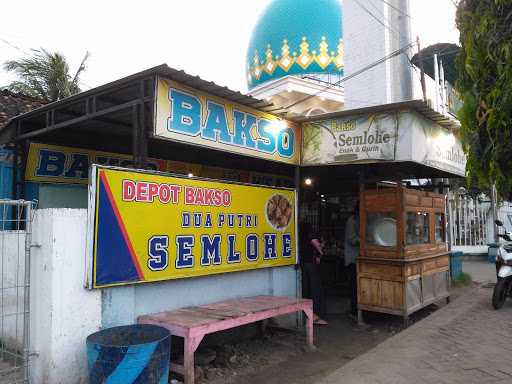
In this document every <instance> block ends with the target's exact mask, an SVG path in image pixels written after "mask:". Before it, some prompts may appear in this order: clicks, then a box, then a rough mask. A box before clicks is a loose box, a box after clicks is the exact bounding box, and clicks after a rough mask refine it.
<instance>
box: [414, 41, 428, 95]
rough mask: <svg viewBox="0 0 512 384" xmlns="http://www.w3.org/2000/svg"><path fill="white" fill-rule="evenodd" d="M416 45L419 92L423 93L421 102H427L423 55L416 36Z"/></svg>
mask: <svg viewBox="0 0 512 384" xmlns="http://www.w3.org/2000/svg"><path fill="white" fill-rule="evenodd" d="M416 45H417V46H418V59H419V60H420V70H421V91H422V92H423V101H424V102H425V103H426V102H427V86H426V85H425V67H424V66H423V55H422V54H421V46H420V37H419V36H416Z"/></svg>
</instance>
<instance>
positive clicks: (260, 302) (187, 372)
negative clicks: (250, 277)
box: [138, 296, 314, 384]
mask: <svg viewBox="0 0 512 384" xmlns="http://www.w3.org/2000/svg"><path fill="white" fill-rule="evenodd" d="M300 311H303V312H304V314H305V315H306V330H307V342H308V345H309V346H310V347H311V348H313V347H314V346H313V303H312V301H311V300H309V299H293V298H288V297H280V296H255V297H249V298H243V299H234V300H227V301H222V302H219V303H214V304H209V305H201V306H198V307H188V308H182V309H177V310H174V311H168V312H160V313H155V314H150V315H144V316H140V317H139V318H138V322H139V323H141V324H155V325H159V326H161V327H164V328H167V329H168V330H169V331H170V332H171V334H172V335H173V336H180V337H183V338H184V356H183V363H184V364H183V365H180V364H175V363H172V364H171V370H172V371H174V372H177V373H179V374H182V375H183V377H184V379H185V384H194V352H195V351H196V349H197V347H198V346H199V343H200V342H201V340H202V339H203V337H204V336H205V335H207V334H209V333H213V332H217V331H223V330H225V329H230V328H235V327H239V326H241V325H245V324H250V323H254V322H257V321H262V320H265V319H269V318H271V317H275V316H280V315H286V314H290V313H294V312H300Z"/></svg>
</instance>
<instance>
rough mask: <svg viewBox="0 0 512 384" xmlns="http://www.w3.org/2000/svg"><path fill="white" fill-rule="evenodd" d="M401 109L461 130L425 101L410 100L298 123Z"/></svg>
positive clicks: (310, 118)
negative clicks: (409, 110) (412, 111)
mask: <svg viewBox="0 0 512 384" xmlns="http://www.w3.org/2000/svg"><path fill="white" fill-rule="evenodd" d="M400 109H411V110H414V111H416V112H418V113H419V114H421V115H422V116H424V117H426V118H427V119H430V120H432V121H434V122H436V123H437V124H439V125H441V126H442V127H444V128H447V129H450V130H453V129H459V128H460V123H459V121H458V120H456V119H455V118H451V117H449V116H446V115H443V114H442V113H439V112H437V111H435V110H434V109H432V108H431V107H430V106H429V105H428V104H427V103H425V102H424V101H423V100H409V101H402V102H399V103H390V104H381V105H376V106H371V107H364V108H358V109H347V110H344V111H340V112H334V113H329V114H325V115H319V116H318V115H317V116H314V117H304V118H297V119H296V121H298V122H301V123H303V122H308V121H319V120H328V119H335V118H342V117H348V116H356V115H365V114H371V113H378V112H388V111H396V110H400Z"/></svg>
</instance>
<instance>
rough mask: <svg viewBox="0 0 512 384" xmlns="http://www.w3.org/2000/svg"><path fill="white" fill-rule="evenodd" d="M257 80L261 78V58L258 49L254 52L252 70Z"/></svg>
mask: <svg viewBox="0 0 512 384" xmlns="http://www.w3.org/2000/svg"><path fill="white" fill-rule="evenodd" d="M252 73H253V74H254V77H255V78H256V80H259V79H260V76H261V69H260V58H259V56H258V51H256V52H254V71H252Z"/></svg>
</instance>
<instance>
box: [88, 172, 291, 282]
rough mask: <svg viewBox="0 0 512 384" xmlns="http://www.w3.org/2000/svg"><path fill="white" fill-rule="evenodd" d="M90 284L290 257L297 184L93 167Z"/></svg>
mask: <svg viewBox="0 0 512 384" xmlns="http://www.w3.org/2000/svg"><path fill="white" fill-rule="evenodd" d="M92 183H93V192H94V193H93V195H94V198H93V199H91V206H90V209H92V210H93V212H94V220H92V221H91V223H93V225H94V229H93V232H92V233H93V237H92V260H93V266H92V267H93V268H92V275H93V276H92V286H93V287H94V288H101V287H107V286H114V285H123V284H134V283H144V282H151V281H161V280H170V279H180V278H187V277H194V276H204V275H212V274H217V273H225V272H235V271H244V270H251V269H257V268H267V267H276V266H284V265H293V264H295V263H296V261H297V257H296V251H297V245H296V240H295V233H296V218H295V192H294V191H292V190H287V189H277V188H267V187H255V186H249V185H242V184H231V183H224V182H214V181H207V180H197V179H189V178H179V177H171V176H167V175H163V174H155V173H150V172H146V171H133V170H124V169H113V168H107V167H94V168H93V177H92Z"/></svg>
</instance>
